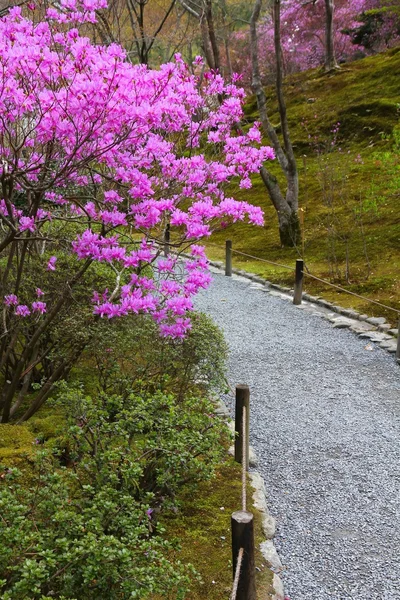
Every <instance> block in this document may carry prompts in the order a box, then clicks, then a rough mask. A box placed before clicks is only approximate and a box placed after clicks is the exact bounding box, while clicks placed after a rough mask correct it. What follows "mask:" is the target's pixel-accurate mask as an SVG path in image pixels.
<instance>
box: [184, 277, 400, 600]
mask: <svg viewBox="0 0 400 600" xmlns="http://www.w3.org/2000/svg"><path fill="white" fill-rule="evenodd" d="M214 277H215V280H214V283H213V285H212V286H211V288H210V289H209V290H207V292H205V293H204V294H201V295H200V296H199V297H198V299H197V302H196V305H197V308H198V309H200V310H202V311H204V312H206V313H208V314H209V315H211V316H212V317H213V318H214V320H215V321H216V323H217V324H218V325H219V326H220V327H221V328H222V329H223V330H224V332H225V336H226V339H227V341H228V344H229V347H230V360H229V379H230V383H231V385H232V386H233V387H234V386H235V385H236V384H237V383H246V384H248V385H249V386H250V390H251V424H250V441H251V444H252V445H253V447H254V449H255V451H256V453H257V455H258V457H259V460H260V467H259V471H260V472H261V473H262V475H263V477H264V479H265V483H266V488H267V491H268V503H269V509H270V512H271V514H272V515H274V516H275V518H276V519H277V535H276V538H275V544H276V547H277V550H278V552H279V555H280V558H281V561H282V563H283V565H284V572H283V573H282V574H281V576H282V577H283V580H284V585H285V592H286V594H287V595H288V596H289V597H290V600H350V599H357V600H364V599H365V600H397V599H399V600H400V519H399V516H400V463H399V457H400V368H399V367H398V366H397V365H396V364H395V361H394V358H393V356H390V355H389V354H387V353H385V352H384V351H383V350H381V349H380V348H378V347H376V346H374V345H373V347H374V350H373V351H368V350H366V349H365V346H366V344H367V340H362V339H360V338H358V337H357V336H356V335H354V334H353V333H351V332H350V331H348V330H343V329H340V330H339V329H333V328H332V326H331V324H330V323H329V322H327V321H325V320H323V319H321V318H319V317H317V316H313V315H312V314H307V313H306V312H304V311H302V310H299V309H298V308H297V307H295V306H293V304H291V303H290V302H288V301H285V300H282V299H281V298H277V297H274V296H271V295H270V294H268V293H267V292H265V291H262V290H261V289H259V288H258V287H257V286H255V285H254V284H252V283H251V282H250V281H248V280H245V279H243V278H240V277H233V278H229V277H224V276H223V275H221V274H215V275H214ZM229 405H230V407H231V408H232V407H233V396H232V397H230V398H229Z"/></svg>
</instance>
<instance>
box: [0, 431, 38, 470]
mask: <svg viewBox="0 0 400 600" xmlns="http://www.w3.org/2000/svg"><path fill="white" fill-rule="evenodd" d="M34 448H35V436H34V435H33V434H32V432H31V431H29V429H28V428H27V427H26V425H9V424H0V465H3V466H5V467H21V466H22V465H23V464H24V463H25V462H26V461H27V459H29V457H30V456H31V455H32V453H33V450H34Z"/></svg>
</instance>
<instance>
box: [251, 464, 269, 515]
mask: <svg viewBox="0 0 400 600" xmlns="http://www.w3.org/2000/svg"><path fill="white" fill-rule="evenodd" d="M249 477H250V480H251V485H252V487H253V488H254V493H253V506H254V508H256V509H257V510H259V511H260V512H262V513H266V514H268V507H267V495H266V492H265V483H264V479H263V478H262V477H261V475H260V473H257V472H255V473H249Z"/></svg>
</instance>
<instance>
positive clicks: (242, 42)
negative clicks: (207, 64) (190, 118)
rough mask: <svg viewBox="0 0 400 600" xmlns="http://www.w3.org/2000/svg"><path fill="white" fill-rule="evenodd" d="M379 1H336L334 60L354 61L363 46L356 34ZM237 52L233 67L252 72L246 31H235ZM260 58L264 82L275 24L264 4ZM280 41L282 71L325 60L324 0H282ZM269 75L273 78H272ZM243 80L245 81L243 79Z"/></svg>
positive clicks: (271, 58)
mask: <svg viewBox="0 0 400 600" xmlns="http://www.w3.org/2000/svg"><path fill="white" fill-rule="evenodd" d="M379 1H380V0H353V1H352V2H348V0H335V3H334V12H333V28H332V34H333V47H334V54H335V57H336V60H337V61H338V62H339V63H340V62H343V61H349V60H353V59H354V58H356V57H357V56H359V55H360V51H364V48H363V47H362V46H361V45H360V44H359V43H358V40H357V39H356V36H355V34H352V32H356V31H358V28H359V27H360V19H362V15H363V14H364V11H365V10H369V9H370V8H371V7H372V4H378V3H379ZM235 36H236V37H235V42H236V47H237V52H236V53H235V54H234V57H235V58H234V60H233V67H234V68H235V69H236V70H237V71H239V72H241V73H243V74H244V77H246V73H249V72H250V71H251V69H250V67H249V63H250V56H249V52H248V50H247V49H248V47H249V34H248V32H247V31H246V30H241V31H238V32H237V33H236V34H235ZM258 37H259V60H260V65H261V66H262V73H261V74H262V76H263V80H264V81H271V80H273V77H274V74H275V59H274V25H273V18H272V12H271V9H270V8H268V7H267V10H266V11H265V12H264V14H263V17H262V18H261V19H260V22H259V25H258ZM281 43H282V52H283V63H284V69H285V74H289V73H294V72H297V71H304V70H306V69H312V68H317V67H321V66H323V65H324V63H325V62H326V3H325V2H324V1H323V0H316V1H315V2H314V1H313V0H310V1H308V0H291V1H290V2H289V1H288V0H284V1H282V2H281ZM271 74H272V77H271ZM244 83H248V82H247V81H246V80H244Z"/></svg>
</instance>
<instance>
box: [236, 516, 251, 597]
mask: <svg viewBox="0 0 400 600" xmlns="http://www.w3.org/2000/svg"><path fill="white" fill-rule="evenodd" d="M253 521H254V519H253V515H252V514H251V513H250V512H247V511H244V510H238V511H236V512H234V513H232V517H231V528H232V563H233V578H234V579H235V573H236V565H237V559H238V554H239V550H240V548H243V550H244V553H243V559H242V566H241V569H240V576H239V585H238V589H237V595H236V600H257V592H256V568H255V561H254V527H253Z"/></svg>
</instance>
